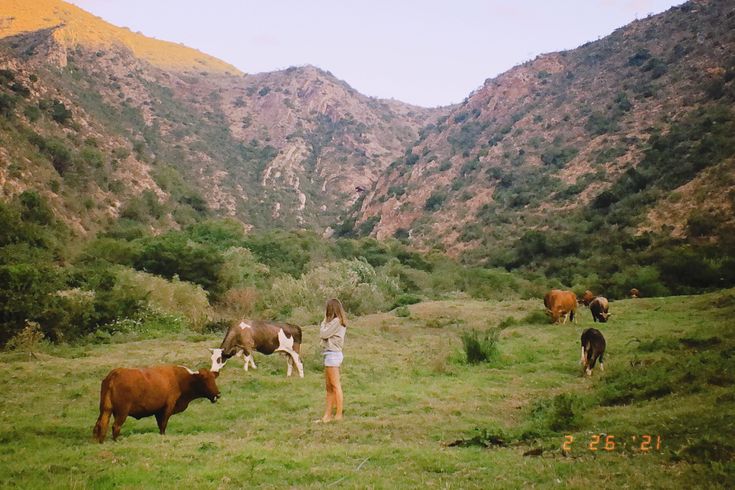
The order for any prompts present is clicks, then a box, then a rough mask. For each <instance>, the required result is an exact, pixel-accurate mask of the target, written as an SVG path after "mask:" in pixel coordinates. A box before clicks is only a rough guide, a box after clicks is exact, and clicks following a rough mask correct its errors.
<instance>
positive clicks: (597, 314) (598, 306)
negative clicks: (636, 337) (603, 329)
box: [590, 296, 611, 323]
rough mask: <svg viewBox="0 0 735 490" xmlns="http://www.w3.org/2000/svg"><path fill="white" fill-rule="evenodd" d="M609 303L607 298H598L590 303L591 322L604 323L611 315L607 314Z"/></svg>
mask: <svg viewBox="0 0 735 490" xmlns="http://www.w3.org/2000/svg"><path fill="white" fill-rule="evenodd" d="M609 306H610V305H609V303H608V301H607V298H605V297H603V296H598V297H596V298H595V299H593V300H592V302H591V303H590V311H591V312H592V320H594V321H595V322H600V323H606V322H607V319H608V318H609V317H610V315H611V313H608V312H607V310H608V308H609Z"/></svg>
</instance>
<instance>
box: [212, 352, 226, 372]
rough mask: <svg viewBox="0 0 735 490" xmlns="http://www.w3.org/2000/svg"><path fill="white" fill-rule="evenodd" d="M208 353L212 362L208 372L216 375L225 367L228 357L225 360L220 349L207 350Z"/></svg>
mask: <svg viewBox="0 0 735 490" xmlns="http://www.w3.org/2000/svg"><path fill="white" fill-rule="evenodd" d="M209 351H210V352H211V353H212V357H211V358H210V359H211V360H212V367H210V368H209V370H210V371H212V372H215V373H218V372H219V370H220V369H222V368H223V367H225V364H227V359H229V357H227V358H225V356H224V353H223V351H222V349H209Z"/></svg>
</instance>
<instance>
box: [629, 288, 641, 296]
mask: <svg viewBox="0 0 735 490" xmlns="http://www.w3.org/2000/svg"><path fill="white" fill-rule="evenodd" d="M629 294H630V297H631V298H640V297H641V292H640V291H638V290H637V289H636V288H633V289H631V290H630V293H629Z"/></svg>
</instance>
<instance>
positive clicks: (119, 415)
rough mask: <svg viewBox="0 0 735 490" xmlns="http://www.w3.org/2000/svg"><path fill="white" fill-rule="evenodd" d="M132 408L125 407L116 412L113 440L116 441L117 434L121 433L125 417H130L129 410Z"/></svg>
mask: <svg viewBox="0 0 735 490" xmlns="http://www.w3.org/2000/svg"><path fill="white" fill-rule="evenodd" d="M129 410H130V407H124V408H123V409H122V410H120V411H118V412H115V413H114V416H115V422H113V424H112V440H113V441H116V440H117V436H119V435H120V429H121V428H122V425H123V424H124V423H125V419H126V418H128V411H129Z"/></svg>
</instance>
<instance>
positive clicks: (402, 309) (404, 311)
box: [394, 306, 411, 318]
mask: <svg viewBox="0 0 735 490" xmlns="http://www.w3.org/2000/svg"><path fill="white" fill-rule="evenodd" d="M394 313H395V315H396V316H397V317H400V318H409V317H410V316H411V310H409V309H408V307H407V306H399V307H398V308H396V310H395V311H394Z"/></svg>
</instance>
